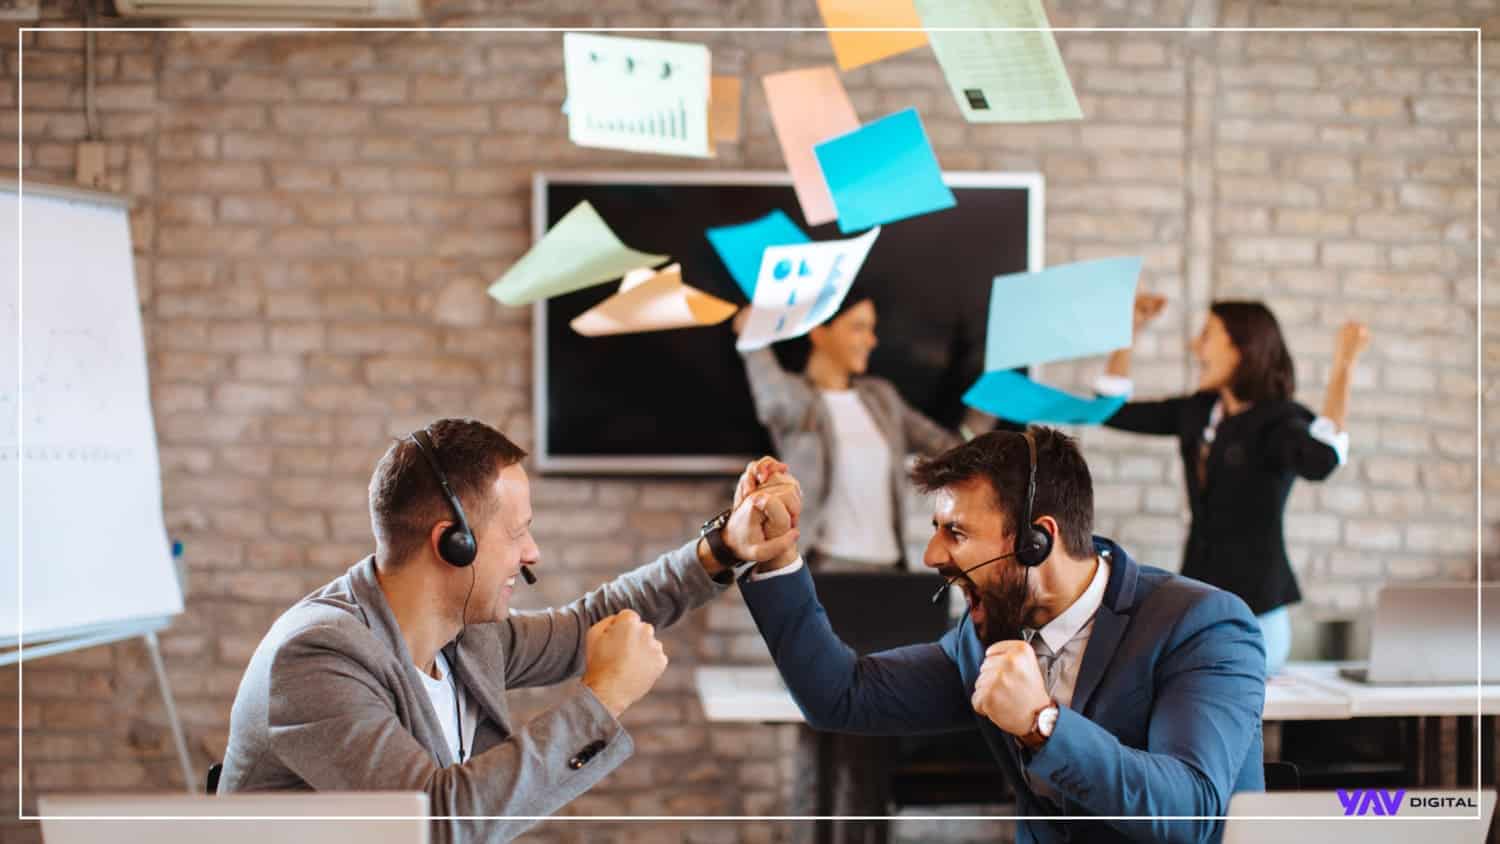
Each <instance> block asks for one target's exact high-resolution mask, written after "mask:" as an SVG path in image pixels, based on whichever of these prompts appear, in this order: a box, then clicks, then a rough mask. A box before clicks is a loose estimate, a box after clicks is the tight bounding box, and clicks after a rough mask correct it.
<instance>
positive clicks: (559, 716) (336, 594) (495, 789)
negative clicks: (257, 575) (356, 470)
mask: <svg viewBox="0 0 1500 844" xmlns="http://www.w3.org/2000/svg"><path fill="white" fill-rule="evenodd" d="M525 456H526V455H525V452H523V451H522V450H521V449H520V448H518V447H517V446H515V445H514V444H513V443H511V442H510V440H508V439H506V438H505V436H504V435H502V434H501V433H500V432H498V431H496V430H495V429H493V428H491V427H489V426H488V425H485V424H483V423H481V422H476V421H473V420H458V419H443V420H439V421H437V422H434V423H433V424H431V425H429V426H428V427H427V428H426V429H424V430H422V431H418V432H415V433H414V434H412V435H411V436H410V437H406V438H403V439H401V440H399V441H397V442H396V443H395V444H394V445H392V446H391V447H390V449H389V450H388V451H387V452H386V454H385V456H384V457H382V458H381V460H380V462H379V464H378V465H377V466H376V467H375V472H374V476H373V477H372V478H371V481H370V517H371V522H372V524H373V527H374V532H375V553H374V555H373V556H370V557H366V558H365V559H363V560H361V561H360V562H358V563H356V564H354V566H353V567H351V568H350V569H349V570H348V571H347V572H346V573H344V574H343V575H342V576H340V577H339V578H338V579H336V580H334V581H333V582H332V583H329V584H328V585H327V586H324V587H323V588H322V589H319V590H318V591H316V592H314V593H313V594H311V595H309V596H307V597H306V598H303V599H302V600H301V601H298V602H297V603H296V604H295V605H294V606H293V607H292V608H291V609H289V610H288V611H287V612H286V613H285V614H283V615H282V616H281V618H280V619H278V620H277V621H276V623H275V624H273V625H272V627H271V630H270V632H268V633H267V634H266V636H265V639H264V640H262V642H261V644H260V646H259V647H258V648H257V649H256V651H255V654H254V655H253V656H252V657H251V659H250V665H249V667H248V668H246V670H245V676H244V679H243V680H242V681H241V683H240V688H239V692H238V694H237V695H236V696H235V702H234V709H233V712H232V714H231V716H230V730H229V743H228V747H227V750H226V752H225V759H224V770H223V774H222V777H221V780H220V785H219V791H220V792H221V793H222V792H235V791H265V790H318V791H323V790H329V791H340V790H345V791H355V790H358V791H377V790H384V791H422V792H426V793H427V795H428V797H429V800H430V805H431V809H432V814H433V815H434V816H435V817H438V818H446V820H440V821H434V823H433V826H432V832H433V836H434V840H435V841H437V842H449V841H451V842H467V841H497V840H502V841H503V840H508V839H509V838H512V837H514V836H516V835H518V834H520V833H521V832H523V831H525V830H526V829H527V828H529V827H530V826H532V825H533V824H534V823H535V822H536V821H535V820H534V819H535V818H537V817H541V816H546V815H550V814H552V813H553V812H556V811H557V810H558V809H560V808H562V807H563V806H564V805H566V804H567V803H568V802H569V801H571V800H572V799H573V798H575V797H577V796H578V795H580V794H582V793H583V792H585V791H586V790H588V789H589V788H590V787H591V786H593V785H594V783H596V782H598V781H599V780H601V779H603V778H604V777H605V775H607V774H608V773H609V772H610V771H612V770H614V769H615V768H616V767H618V766H619V765H620V764H621V763H622V762H624V761H625V759H626V758H628V757H629V756H630V753H631V751H632V749H633V745H632V742H631V738H630V736H629V735H628V734H627V733H626V732H625V730H624V728H623V727H622V726H621V725H620V722H619V717H620V715H621V714H622V713H623V712H624V711H625V710H626V709H627V708H629V707H630V706H631V705H632V704H633V703H635V702H636V701H637V700H639V699H640V698H641V697H643V696H644V695H645V694H646V693H647V692H648V691H650V689H651V687H652V685H654V684H655V682H656V680H657V678H659V677H660V676H661V674H662V672H663V671H664V670H665V669H666V665H667V658H666V655H665V654H664V653H663V652H662V647H661V644H660V643H659V642H658V641H657V640H656V637H655V635H654V626H666V625H670V624H672V623H674V622H676V621H677V620H678V619H680V618H682V617H683V615H684V614H686V613H687V611H688V610H691V609H694V608H696V607H698V606H701V605H702V604H704V603H706V602H707V601H708V600H709V599H711V598H713V597H714V596H716V595H717V594H718V593H719V592H721V591H723V590H724V589H726V588H728V585H729V583H730V582H732V576H733V568H732V565H733V563H734V562H736V561H738V560H745V561H750V560H757V561H759V560H769V559H774V558H775V557H776V556H778V555H779V554H781V553H782V552H784V551H785V550H786V549H787V548H789V547H792V546H793V545H794V544H795V543H796V541H797V535H798V532H797V530H796V529H795V528H794V527H793V525H794V524H795V522H796V518H797V514H798V512H799V511H800V509H801V492H800V489H799V488H798V487H797V485H796V483H795V482H794V481H792V482H783V483H781V484H778V485H774V486H766V487H761V488H760V489H759V490H758V491H757V493H756V494H755V495H753V496H751V497H750V498H747V499H746V500H744V501H743V502H742V503H741V504H740V505H739V506H738V507H737V508H735V509H734V510H733V511H732V514H729V511H726V514H727V515H726V514H721V516H722V518H719V519H716V524H717V527H715V528H713V529H710V530H708V531H707V532H706V533H705V535H704V536H703V537H700V538H698V539H695V540H693V541H692V542H689V543H687V544H686V545H684V546H682V547H681V548H678V549H676V550H674V551H669V552H667V553H666V554H663V555H662V556H661V557H659V558H658V559H657V560H656V561H655V562H653V563H650V564H647V565H645V566H642V567H640V568H638V569H636V570H634V571H631V572H628V573H626V574H623V575H621V576H620V577H617V578H615V579H614V580H613V581H611V582H609V583H606V584H604V585H603V586H601V587H599V588H598V589H596V590H594V591H592V592H590V593H588V594H586V595H584V596H583V597H582V598H579V599H578V600H576V601H574V602H573V603H571V604H568V605H567V606H564V607H560V608H556V609H547V610H540V611H528V612H516V613H511V612H510V609H509V603H510V596H511V593H512V591H513V590H514V587H515V581H516V577H517V575H518V574H520V575H523V577H524V578H525V579H526V580H527V581H528V582H529V581H530V580H532V579H533V578H532V575H531V573H530V570H529V568H528V567H529V566H534V565H537V564H538V562H539V560H540V552H539V550H538V548H537V545H536V542H535V540H534V539H533V538H532V536H531V495H530V485H529V482H528V480H527V476H526V472H525V470H524V469H523V468H522V467H521V464H520V461H521V460H522V459H523V458H524V457H525ZM756 466H757V467H759V468H758V469H757V471H759V472H761V473H762V477H765V476H769V475H770V474H771V473H773V472H775V471H780V470H784V469H785V467H784V466H781V465H780V464H776V463H775V462H774V461H770V462H769V463H768V462H767V461H762V462H761V463H759V464H756ZM743 485H744V484H743V483H742V486H743ZM767 537H773V538H770V539H768V538H767ZM580 673H582V675H583V678H582V682H580V683H578V684H576V686H574V687H573V689H572V690H571V693H570V694H569V695H568V696H567V697H566V698H565V699H564V700H563V701H562V702H561V703H560V704H558V705H557V706H556V707H555V708H553V709H551V710H550V711H547V712H544V713H543V714H541V715H539V716H537V717H535V718H533V719H532V720H530V721H528V722H525V723H517V722H516V721H514V720H513V719H512V717H511V714H510V712H509V711H508V708H507V706H506V700H505V691H506V690H507V689H515V688H522V687H528V686H532V687H534V686H548V685H555V684H558V683H562V682H565V681H567V680H569V679H571V678H574V677H577V676H578V675H579V674H580ZM466 816H480V817H483V816H489V819H487V820H458V819H457V818H462V817H466ZM518 817H519V818H523V819H522V820H511V818H518ZM528 817H529V818H533V820H525V819H524V818H528Z"/></svg>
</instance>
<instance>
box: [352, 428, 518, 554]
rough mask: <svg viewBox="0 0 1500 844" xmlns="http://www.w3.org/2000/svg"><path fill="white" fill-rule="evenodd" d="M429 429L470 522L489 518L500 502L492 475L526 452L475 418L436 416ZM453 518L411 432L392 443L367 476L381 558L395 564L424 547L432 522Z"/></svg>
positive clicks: (510, 464) (443, 466) (437, 453)
mask: <svg viewBox="0 0 1500 844" xmlns="http://www.w3.org/2000/svg"><path fill="white" fill-rule="evenodd" d="M427 435H428V436H430V437H431V438H432V445H433V449H434V450H435V451H436V454H434V455H433V457H434V458H435V459H436V460H437V463H438V465H439V466H441V467H442V469H443V476H444V477H446V478H447V479H448V486H449V487H450V488H451V489H452V490H453V494H454V495H457V496H458V500H459V503H460V504H462V505H463V508H464V515H465V516H466V517H467V520H468V522H469V527H470V528H474V527H475V526H476V525H477V524H480V523H483V522H484V521H486V520H488V519H489V518H490V516H492V515H494V512H495V509H494V508H495V507H496V506H497V505H498V504H499V503H500V502H499V501H498V500H496V498H495V496H494V495H492V494H491V485H492V484H494V482H495V477H496V476H497V475H499V474H500V472H501V470H503V469H505V468H506V467H507V466H512V465H514V464H516V463H519V462H521V461H522V460H524V459H525V458H526V452H525V451H524V450H522V449H521V448H520V446H517V445H516V444H515V443H513V442H511V441H510V440H509V439H507V438H506V437H505V435H504V434H502V433H500V432H499V431H497V430H495V429H494V428H491V427H490V426H489V425H486V424H484V423H483V422H480V421H478V420H475V419H439V420H437V421H436V422H433V423H432V424H430V425H428V426H427ZM454 518H455V517H454V513H453V509H452V508H451V507H450V506H448V501H447V499H445V498H444V497H443V493H442V490H441V489H440V488H439V487H438V482H437V478H436V477H435V476H434V475H433V472H432V467H431V466H429V465H428V464H427V460H426V459H425V458H423V457H422V454H421V452H420V451H419V450H418V446H417V444H416V443H415V442H414V441H413V440H412V438H411V437H409V436H407V437H402V438H401V439H399V440H396V441H395V442H394V443H392V444H391V447H390V448H389V449H387V450H386V452H385V455H384V456H383V457H381V458H380V462H379V463H376V464H375V473H374V474H373V475H371V476H370V525H371V527H372V528H374V531H375V541H376V543H377V544H378V545H379V546H380V547H381V548H382V549H384V551H385V557H386V558H387V559H382V560H381V561H380V562H381V563H382V564H385V563H389V564H399V563H400V562H401V561H402V560H405V559H406V558H407V557H408V556H410V555H411V554H412V553H414V552H415V551H416V550H417V549H418V548H420V547H422V544H423V543H425V542H426V541H427V536H428V533H429V532H430V531H431V530H432V526H433V525H435V524H437V523H438V522H442V521H452V520H453V519H454Z"/></svg>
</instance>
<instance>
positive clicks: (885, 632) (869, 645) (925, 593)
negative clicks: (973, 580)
mask: <svg viewBox="0 0 1500 844" xmlns="http://www.w3.org/2000/svg"><path fill="white" fill-rule="evenodd" d="M813 583H814V584H815V585H816V586H817V589H818V600H819V601H820V602H822V604H823V611H824V612H826V613H828V623H829V624H830V625H831V626H832V627H833V632H834V633H837V634H838V637H839V638H840V639H842V640H844V644H846V645H848V646H849V647H851V648H853V649H854V651H855V653H858V654H859V655H861V656H864V655H865V654H872V653H876V652H877V651H884V650H889V649H891V648H899V647H901V646H902V645H915V644H921V643H925V642H935V641H937V640H938V639H940V638H942V635H943V634H944V633H946V632H948V627H949V626H950V622H949V619H948V602H947V601H946V600H940V601H938V602H937V603H935V604H934V603H933V602H932V593H933V591H934V590H935V589H937V587H938V586H940V585H942V581H941V580H939V579H938V578H936V577H933V576H932V574H930V573H926V572H910V571H897V570H895V569H890V570H884V569H881V570H876V571H870V572H862V571H861V572H848V571H838V572H818V573H814V574H813Z"/></svg>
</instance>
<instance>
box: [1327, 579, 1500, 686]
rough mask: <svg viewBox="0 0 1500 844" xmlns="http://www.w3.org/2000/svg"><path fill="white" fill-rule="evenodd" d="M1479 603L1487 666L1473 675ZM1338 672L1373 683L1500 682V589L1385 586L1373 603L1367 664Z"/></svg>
mask: <svg viewBox="0 0 1500 844" xmlns="http://www.w3.org/2000/svg"><path fill="white" fill-rule="evenodd" d="M1481 590H1482V595H1481ZM1481 600H1482V601H1483V604H1484V633H1483V635H1484V664H1483V665H1482V666H1480V670H1481V672H1482V674H1481V676H1480V677H1475V667H1476V665H1477V663H1478V657H1479V644H1478V639H1479V631H1478V629H1477V627H1476V624H1475V621H1476V619H1477V618H1478V610H1479V603H1480V601H1481ZM1339 673H1340V674H1341V675H1342V676H1344V677H1345V678H1347V679H1350V680H1354V681H1355V682H1359V683H1370V684H1373V685H1403V684H1405V685H1428V686H1439V685H1472V684H1473V683H1475V682H1476V680H1477V681H1480V682H1484V683H1500V585H1496V586H1479V585H1478V584H1474V583H1436V584H1422V583H1402V584H1391V585H1388V586H1386V587H1384V588H1382V589H1381V590H1380V595H1379V597H1377V598H1376V600H1375V622H1374V624H1373V625H1372V628H1371V631H1370V660H1369V664H1368V665H1367V666H1362V667H1355V668H1343V669H1340V670H1339Z"/></svg>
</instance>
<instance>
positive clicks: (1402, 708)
mask: <svg viewBox="0 0 1500 844" xmlns="http://www.w3.org/2000/svg"><path fill="white" fill-rule="evenodd" d="M1350 665H1359V663H1351V662H1293V663H1288V664H1287V668H1286V671H1285V672H1284V673H1285V674H1286V675H1290V676H1294V677H1297V678H1298V679H1299V680H1301V681H1305V682H1306V683H1308V684H1310V685H1315V686H1320V687H1322V688H1324V689H1327V690H1328V691H1329V692H1331V693H1333V694H1335V695H1339V696H1342V697H1344V698H1345V699H1347V700H1348V702H1349V714H1350V717H1354V718H1376V717H1400V716H1414V715H1428V716H1435V715H1474V714H1476V713H1477V714H1482V715H1500V685H1486V686H1469V685H1462V686H1372V685H1369V684H1367V683H1360V682H1356V681H1354V680H1348V679H1345V678H1344V677H1342V676H1340V675H1339V669H1340V668H1342V667H1345V666H1350ZM1268 708H1269V707H1268Z"/></svg>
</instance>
